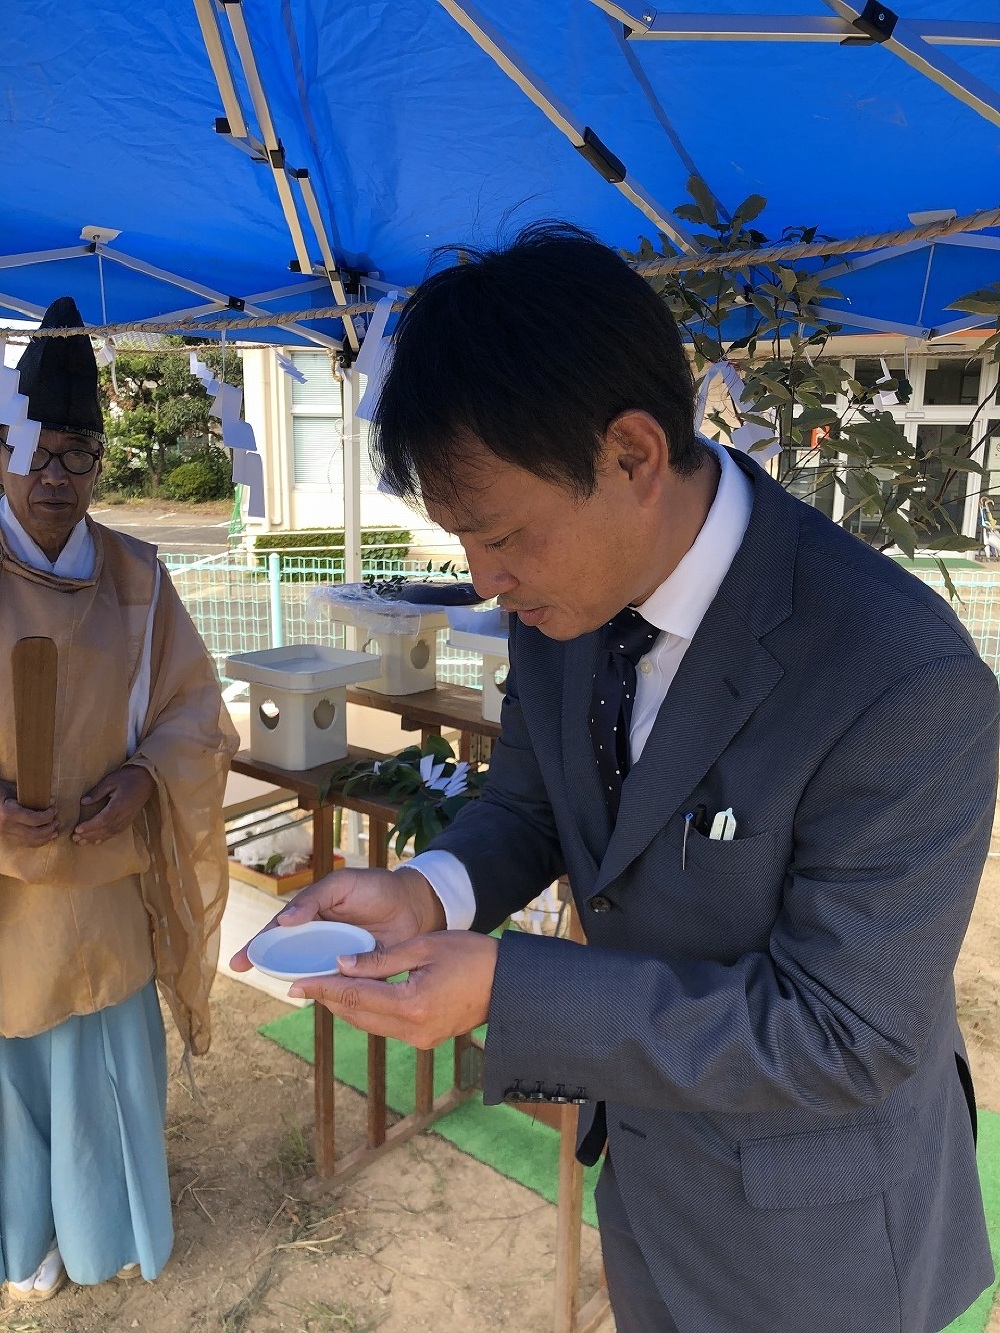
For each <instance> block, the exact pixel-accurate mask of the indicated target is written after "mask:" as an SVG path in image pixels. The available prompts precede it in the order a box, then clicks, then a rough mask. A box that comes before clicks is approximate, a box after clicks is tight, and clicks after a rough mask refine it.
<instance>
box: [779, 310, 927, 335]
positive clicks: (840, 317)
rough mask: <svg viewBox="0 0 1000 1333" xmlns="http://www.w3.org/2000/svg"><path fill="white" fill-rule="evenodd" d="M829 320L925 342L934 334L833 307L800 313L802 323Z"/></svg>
mask: <svg viewBox="0 0 1000 1333" xmlns="http://www.w3.org/2000/svg"><path fill="white" fill-rule="evenodd" d="M814 318H815V319H823V320H829V321H830V323H832V324H846V325H850V326H851V327H853V328H859V329H872V330H874V331H875V332H876V333H899V334H903V335H904V336H905V337H907V338H919V339H920V340H921V342H924V341H926V340H927V339H928V338H930V337H931V336H932V335H933V334H934V333H935V332H936V330H935V329H928V328H926V327H924V326H923V325H920V324H904V323H902V321H900V320H892V319H873V318H872V317H871V316H870V315H856V314H855V313H854V311H853V310H836V309H834V307H833V306H825V305H811V306H809V307H807V308H806V309H804V310H803V311H802V322H803V323H804V324H808V323H809V321H810V319H814ZM848 336H849V335H848Z"/></svg>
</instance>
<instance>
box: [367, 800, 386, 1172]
mask: <svg viewBox="0 0 1000 1333" xmlns="http://www.w3.org/2000/svg"><path fill="white" fill-rule="evenodd" d="M388 833H389V826H388V825H387V824H386V822H385V820H384V819H376V818H375V817H374V816H373V815H369V816H368V865H369V868H370V869H372V870H384V869H385V868H386V866H387V865H388V864H389V848H388V843H387V838H388ZM385 1122H386V1086H385V1037H374V1036H369V1038H368V1146H369V1147H370V1148H378V1147H381V1145H382V1144H383V1143H385V1130H386V1123H385Z"/></svg>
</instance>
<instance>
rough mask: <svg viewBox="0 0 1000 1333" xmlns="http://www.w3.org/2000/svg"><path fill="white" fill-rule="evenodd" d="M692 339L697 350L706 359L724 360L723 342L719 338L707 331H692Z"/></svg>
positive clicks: (713, 360)
mask: <svg viewBox="0 0 1000 1333" xmlns="http://www.w3.org/2000/svg"><path fill="white" fill-rule="evenodd" d="M691 341H692V342H693V343H694V347H695V351H696V352H699V353H700V354H701V355H702V356H703V357H704V358H705V360H706V361H712V362H715V361H721V360H722V344H721V343H720V342H719V341H718V339H716V338H713V337H711V336H710V335H709V334H707V333H692V335H691Z"/></svg>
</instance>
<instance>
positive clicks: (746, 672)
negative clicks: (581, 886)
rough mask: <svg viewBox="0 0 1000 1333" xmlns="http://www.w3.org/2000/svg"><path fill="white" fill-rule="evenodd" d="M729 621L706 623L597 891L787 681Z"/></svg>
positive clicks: (627, 796) (634, 782)
mask: <svg viewBox="0 0 1000 1333" xmlns="http://www.w3.org/2000/svg"><path fill="white" fill-rule="evenodd" d="M713 609H714V608H713ZM722 621H723V617H722V616H720V615H716V616H713V617H712V623H711V624H706V623H704V622H703V624H702V627H701V628H700V629H699V631H698V634H697V635H696V636H695V639H694V641H693V642H692V644H691V647H690V648H689V649H688V651H687V652H686V653H685V655H684V660H683V661H682V663H681V665H680V669H679V671H678V672H677V676H676V678H675V680H674V682H673V684H672V685H671V687H670V691H669V693H668V694H667V697H666V699H665V700H664V702H663V705H662V707H661V708H660V712H659V714H658V716H657V719H656V722H655V723H654V725H653V730H652V731H651V732H650V735H649V739H648V740H647V742H646V744H645V746H644V747H643V751H642V754H641V756H640V757H639V762H638V763H637V764H636V765H635V766H634V768H632V770H631V771H630V772H629V775H628V777H627V778H626V779H625V785H624V787H623V789H622V802H621V810H620V811H619V815H618V820H617V822H616V824H615V829H614V832H613V834H612V836H611V841H610V843H609V845H608V850H607V853H606V855H605V857H604V860H603V861H602V863H601V868H600V871H599V873H598V876H597V880H596V882H595V884H594V892H595V893H598V892H600V891H601V889H602V888H605V887H606V886H607V885H608V884H609V883H610V882H611V881H612V880H613V879H615V878H616V877H617V876H618V875H620V874H621V872H622V871H623V870H624V869H625V867H626V866H627V865H629V863H630V862H632V861H634V860H635V858H636V857H637V856H639V855H641V853H642V852H643V851H644V850H645V848H646V846H647V845H648V843H649V842H650V841H651V839H652V838H653V837H654V836H655V835H656V834H657V833H658V832H659V830H660V829H661V828H662V827H663V825H664V824H665V823H666V822H667V820H668V819H669V818H670V817H671V816H672V815H673V814H674V813H675V812H676V811H677V809H678V807H679V805H680V802H681V801H683V800H684V798H685V797H686V796H687V795H688V793H689V792H690V791H691V790H692V788H693V787H695V786H696V785H697V784H698V782H699V781H700V780H701V778H703V777H704V775H705V774H706V773H707V772H708V770H709V769H710V768H711V767H712V765H713V764H714V763H715V761H716V760H717V759H718V757H719V755H721V754H722V752H723V750H725V748H726V746H727V745H728V744H729V743H730V741H731V740H732V739H733V737H734V736H735V735H736V733H737V732H738V731H739V730H740V729H741V727H743V726H744V724H745V723H746V722H747V720H748V719H749V718H750V717H751V716H752V715H753V713H754V711H755V710H756V709H757V708H759V707H760V705H761V704H762V703H763V702H764V700H765V699H766V698H767V696H768V695H769V694H770V693H771V691H772V690H773V689H774V687H775V685H777V683H778V681H779V680H780V679H781V675H782V669H781V667H780V665H779V664H778V663H777V662H776V661H775V660H774V658H773V657H772V656H771V654H770V653H769V652H768V651H767V649H766V648H764V647H763V646H762V645H761V644H760V643H759V642H758V641H757V640H756V639H754V638H752V637H750V636H746V637H745V638H743V639H742V640H741V641H738V642H734V639H733V633H732V625H731V624H728V625H727V624H724V623H722Z"/></svg>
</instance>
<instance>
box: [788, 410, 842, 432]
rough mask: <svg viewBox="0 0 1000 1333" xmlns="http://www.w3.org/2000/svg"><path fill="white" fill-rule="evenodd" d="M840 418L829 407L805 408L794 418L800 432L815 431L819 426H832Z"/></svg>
mask: <svg viewBox="0 0 1000 1333" xmlns="http://www.w3.org/2000/svg"><path fill="white" fill-rule="evenodd" d="M839 420H840V417H839V416H838V415H837V413H836V412H835V411H834V410H833V408H831V407H807V408H806V409H805V411H804V412H800V413H799V414H798V416H797V417H796V418H795V424H796V426H798V427H799V429H800V430H816V429H817V427H819V426H832V425H833V424H834V423H835V422H837V421H839Z"/></svg>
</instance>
